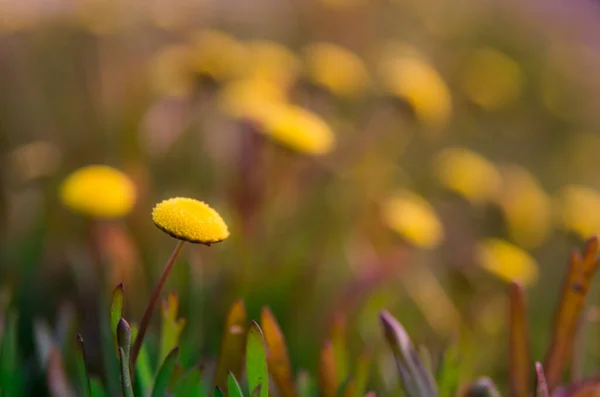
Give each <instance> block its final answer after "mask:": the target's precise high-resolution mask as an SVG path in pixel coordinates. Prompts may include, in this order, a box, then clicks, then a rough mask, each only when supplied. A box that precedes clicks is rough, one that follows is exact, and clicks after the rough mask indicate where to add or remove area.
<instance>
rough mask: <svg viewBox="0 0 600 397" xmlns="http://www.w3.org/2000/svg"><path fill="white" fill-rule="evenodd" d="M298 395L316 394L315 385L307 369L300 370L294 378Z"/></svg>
mask: <svg viewBox="0 0 600 397" xmlns="http://www.w3.org/2000/svg"><path fill="white" fill-rule="evenodd" d="M296 385H297V392H298V397H312V396H315V395H317V387H316V385H315V382H314V381H313V379H312V378H311V377H310V375H309V373H308V372H307V371H301V372H300V373H299V374H298V377H297V379H296Z"/></svg>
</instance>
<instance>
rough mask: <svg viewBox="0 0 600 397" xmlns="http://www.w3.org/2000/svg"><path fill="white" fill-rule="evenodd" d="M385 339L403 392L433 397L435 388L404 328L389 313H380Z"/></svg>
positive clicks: (421, 396) (436, 392)
mask: <svg viewBox="0 0 600 397" xmlns="http://www.w3.org/2000/svg"><path fill="white" fill-rule="evenodd" d="M380 319H381V324H382V326H383V330H384V335H385V338H386V340H387V342H388V344H389V345H390V347H391V349H392V353H393V354H394V358H395V359H396V366H397V367H398V373H399V375H400V379H401V380H402V384H403V386H404V389H405V392H406V393H407V394H408V395H409V396H411V397H412V396H419V397H435V396H438V395H439V394H438V391H437V387H436V385H435V382H434V380H433V377H432V376H431V374H430V373H429V372H428V371H427V369H426V367H425V365H424V364H423V361H422V360H421V358H420V357H419V355H418V354H417V352H416V351H415V349H414V346H413V343H412V341H411V340H410V338H409V336H408V334H407V333H406V331H405V330H404V327H402V325H400V323H399V322H398V320H396V319H395V318H394V317H393V316H392V315H391V314H390V313H388V312H387V311H383V312H381V313H380Z"/></svg>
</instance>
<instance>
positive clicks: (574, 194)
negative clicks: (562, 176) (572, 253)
mask: <svg viewBox="0 0 600 397" xmlns="http://www.w3.org/2000/svg"><path fill="white" fill-rule="evenodd" d="M554 205H555V211H556V212H555V213H556V215H557V218H558V219H557V220H558V222H559V223H560V225H561V226H562V227H563V228H565V229H566V230H569V231H572V232H575V233H576V234H578V235H579V236H580V237H582V238H584V239H586V238H589V237H590V236H592V235H593V234H596V233H599V232H600V193H598V191H596V190H594V189H592V188H590V187H586V186H581V185H568V186H565V187H563V188H562V189H561V190H560V191H559V193H558V196H557V198H556V200H555V202H554Z"/></svg>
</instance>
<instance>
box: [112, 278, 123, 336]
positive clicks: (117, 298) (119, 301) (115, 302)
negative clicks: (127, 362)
mask: <svg viewBox="0 0 600 397" xmlns="http://www.w3.org/2000/svg"><path fill="white" fill-rule="evenodd" d="M124 302H125V287H124V286H123V283H120V284H119V285H117V286H116V287H115V289H114V290H113V292H112V296H111V298H110V331H111V332H112V335H113V338H114V340H115V341H114V343H115V345H116V344H117V326H118V325H119V320H120V319H121V318H123V306H124Z"/></svg>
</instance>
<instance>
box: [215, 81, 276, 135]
mask: <svg viewBox="0 0 600 397" xmlns="http://www.w3.org/2000/svg"><path fill="white" fill-rule="evenodd" d="M286 97H287V95H286V92H284V91H283V90H282V89H281V87H280V86H278V85H277V84H274V83H272V82H270V81H268V80H265V79H259V78H245V79H237V80H233V81H230V82H228V83H227V84H226V85H225V86H224V87H223V88H222V89H221V91H220V92H219V106H220V108H221V109H222V110H223V111H224V112H225V113H227V114H228V115H229V116H231V117H233V118H236V119H246V120H250V121H253V122H255V123H259V124H260V123H262V120H264V118H265V117H267V115H268V114H269V113H270V109H271V108H272V107H273V106H275V105H277V104H280V103H283V102H285V101H286V100H287V98H286Z"/></svg>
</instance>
